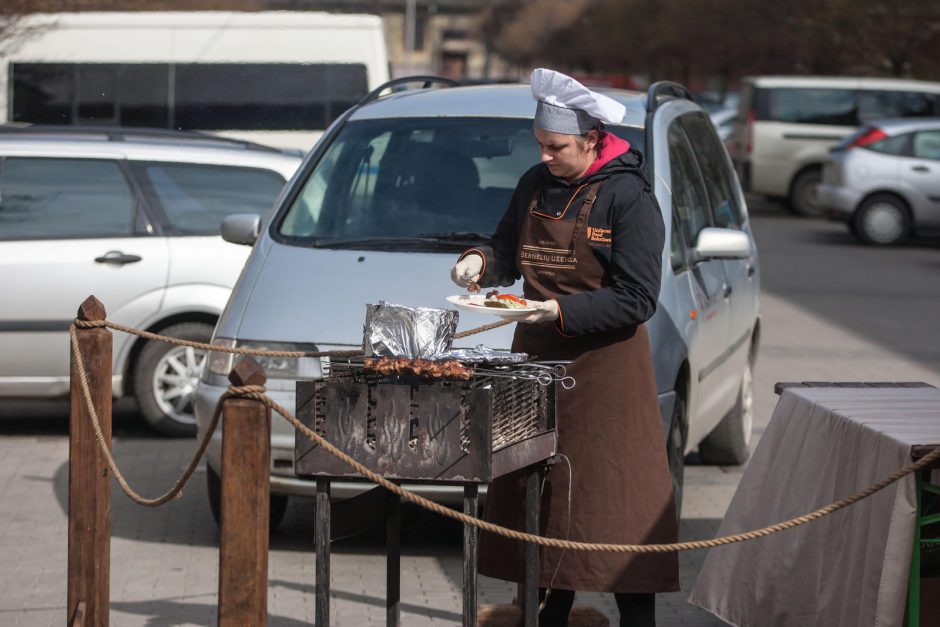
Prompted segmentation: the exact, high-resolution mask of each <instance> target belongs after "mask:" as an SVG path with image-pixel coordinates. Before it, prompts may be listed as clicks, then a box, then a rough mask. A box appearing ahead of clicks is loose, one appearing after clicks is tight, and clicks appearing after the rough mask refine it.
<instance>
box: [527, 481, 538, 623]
mask: <svg viewBox="0 0 940 627" xmlns="http://www.w3.org/2000/svg"><path fill="white" fill-rule="evenodd" d="M539 475H540V473H539V467H538V466H533V467H532V469H531V471H530V472H529V476H528V477H527V478H526V489H525V504H526V515H525V530H526V532H528V533H533V534H538V532H539ZM538 622H539V545H537V544H533V543H531V542H526V544H525V627H537V626H538Z"/></svg>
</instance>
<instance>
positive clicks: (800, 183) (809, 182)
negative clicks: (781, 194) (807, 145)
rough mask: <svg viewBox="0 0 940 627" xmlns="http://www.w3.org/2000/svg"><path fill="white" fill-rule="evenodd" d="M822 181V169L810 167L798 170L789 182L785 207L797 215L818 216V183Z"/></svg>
mask: <svg viewBox="0 0 940 627" xmlns="http://www.w3.org/2000/svg"><path fill="white" fill-rule="evenodd" d="M821 183H822V170H820V169H819V168H810V169H808V170H803V171H802V172H800V173H799V174H798V175H797V176H796V178H795V179H793V183H791V184H790V195H789V196H788V197H787V208H788V209H789V210H790V211H791V212H792V213H795V214H796V215H798V216H820V215H822V205H821V204H820V202H819V185H820V184H821Z"/></svg>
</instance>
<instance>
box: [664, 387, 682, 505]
mask: <svg viewBox="0 0 940 627" xmlns="http://www.w3.org/2000/svg"><path fill="white" fill-rule="evenodd" d="M666 459H667V461H668V462H669V474H670V476H671V477H672V492H673V495H674V496H675V500H676V520H681V518H682V490H683V486H684V484H685V401H684V400H683V399H682V397H681V396H676V402H675V404H674V405H673V408H672V418H671V419H670V420H669V434H668V436H667V437H666Z"/></svg>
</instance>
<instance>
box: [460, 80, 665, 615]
mask: <svg viewBox="0 0 940 627" xmlns="http://www.w3.org/2000/svg"><path fill="white" fill-rule="evenodd" d="M531 83H532V94H533V96H534V97H535V100H536V101H537V105H536V110H535V123H534V127H535V129H534V131H535V138H536V140H537V141H538V145H539V148H540V151H541V162H540V163H539V164H537V165H535V166H533V167H532V168H531V169H529V170H528V171H527V172H526V173H525V174H524V175H523V176H522V178H521V179H520V180H519V183H518V184H517V185H516V189H515V191H514V193H513V196H512V200H511V202H510V205H509V208H508V209H507V211H506V214H505V215H504V216H503V218H502V220H501V221H500V223H499V226H498V227H497V229H496V233H495V234H494V236H493V238H492V241H491V243H490V245H489V246H481V247H479V248H474V249H471V250H468V251H466V252H465V253H464V254H463V255H462V256H461V257H460V259H459V260H458V261H457V263H456V265H455V266H454V268H453V271H452V278H453V280H454V281H455V282H456V283H457V284H458V285H461V286H468V285H469V284H470V283H475V284H477V285H480V286H483V287H489V286H508V285H511V284H512V283H513V282H515V281H516V280H517V279H519V278H520V277H521V278H522V280H523V284H522V285H523V293H524V295H525V298H526V301H527V302H528V304H529V305H530V306H534V307H535V308H536V311H535V312H533V313H530V314H527V316H526V317H522V318H515V320H517V321H518V322H520V323H522V324H519V325H517V327H516V332H515V336H514V339H513V346H512V348H513V350H514V351H521V352H526V353H529V354H532V355H537V356H538V357H539V359H542V360H546V361H549V360H565V361H570V362H571V364H570V365H569V366H567V368H568V373H569V374H570V375H572V376H573V377H574V378H575V379H576V380H577V385H576V386H575V387H574V388H573V389H571V390H561V389H559V390H558V414H557V434H558V452H559V454H560V456H561V459H562V462H563V463H561V464H557V465H555V466H554V467H553V470H552V471H551V472H550V473H549V474H548V476H547V478H546V481H545V484H544V488H543V490H542V518H541V522H542V534H543V535H545V536H548V537H554V538H566V539H570V540H578V541H584V542H608V543H622V544H640V543H668V542H675V541H676V538H677V532H676V510H675V503H674V500H673V490H672V481H671V477H670V473H669V468H668V463H667V460H666V447H665V438H664V435H663V424H662V418H661V416H660V411H659V404H658V400H657V393H656V381H655V378H654V376H653V366H652V358H651V355H650V348H649V341H648V339H647V331H646V325H645V322H646V321H647V320H648V319H649V318H650V317H651V316H652V315H653V312H654V311H655V310H656V301H657V297H658V295H659V283H660V270H661V258H662V251H663V243H664V242H663V240H664V226H663V219H662V214H661V212H660V208H659V205H658V204H657V202H656V198H655V196H653V194H652V192H651V189H650V185H649V182H648V181H647V179H646V175H645V174H644V172H643V159H642V156H641V155H640V153H638V152H637V151H636V150H635V149H632V148H631V147H630V145H629V144H628V143H627V142H626V141H625V140H623V139H620V138H619V137H617V136H616V135H614V134H612V133H609V132H607V131H605V130H604V124H618V123H620V122H622V121H623V117H624V114H625V111H626V110H625V108H624V106H623V105H622V104H620V103H619V102H617V101H616V100H614V99H612V98H609V97H607V96H605V95H603V94H599V93H596V92H594V91H591V90H589V89H587V88H586V87H584V86H583V85H581V84H580V83H579V82H578V81H576V80H574V79H572V78H571V77H568V76H565V75H564V74H561V73H559V72H555V71H552V70H547V69H541V68H540V69H536V70H535V71H533V72H532V79H531ZM524 494H525V477H524V473H517V474H512V475H506V476H504V477H501V478H499V479H497V480H496V481H494V482H493V484H492V485H491V486H490V488H489V492H488V495H487V500H486V511H485V517H486V519H487V520H489V521H491V522H494V523H498V524H501V525H505V526H508V527H512V528H515V529H520V530H522V529H524V528H525V512H524V509H523V506H522V504H523V503H524V502H525V498H524ZM523 555H524V547H523V545H522V543H519V542H516V541H513V540H509V539H507V538H503V537H502V536H496V535H492V534H483V536H482V538H481V549H480V572H481V573H482V574H485V575H489V576H492V577H498V578H501V579H507V580H510V581H516V582H522V581H523V580H524V573H523ZM678 575H679V567H678V558H677V554H676V553H665V554H629V553H604V552H584V551H563V550H560V549H554V548H545V549H544V550H542V551H541V552H540V565H539V586H540V589H541V592H542V595H543V603H542V606H541V608H542V609H541V611H540V614H539V624H540V625H567V621H568V613H569V611H570V610H571V606H572V604H573V602H574V596H575V591H576V590H585V591H600V592H613V593H614V594H615V597H616V600H617V606H618V607H619V608H620V616H621V619H620V624H621V625H654V624H655V615H654V608H655V599H654V593H656V592H671V591H675V590H678V589H679V580H678Z"/></svg>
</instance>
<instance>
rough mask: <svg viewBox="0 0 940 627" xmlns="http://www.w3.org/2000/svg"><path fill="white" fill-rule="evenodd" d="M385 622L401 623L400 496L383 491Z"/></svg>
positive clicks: (393, 624)
mask: <svg viewBox="0 0 940 627" xmlns="http://www.w3.org/2000/svg"><path fill="white" fill-rule="evenodd" d="M385 624H386V625H387V626H388V627H399V625H401V497H400V496H398V495H397V494H395V493H394V492H391V491H389V490H386V493H385Z"/></svg>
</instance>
